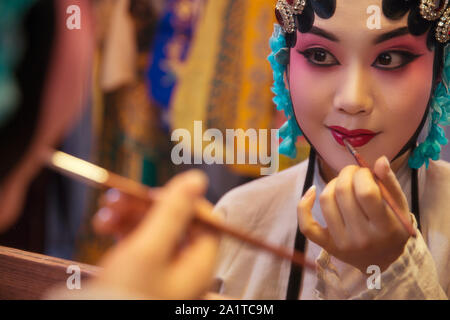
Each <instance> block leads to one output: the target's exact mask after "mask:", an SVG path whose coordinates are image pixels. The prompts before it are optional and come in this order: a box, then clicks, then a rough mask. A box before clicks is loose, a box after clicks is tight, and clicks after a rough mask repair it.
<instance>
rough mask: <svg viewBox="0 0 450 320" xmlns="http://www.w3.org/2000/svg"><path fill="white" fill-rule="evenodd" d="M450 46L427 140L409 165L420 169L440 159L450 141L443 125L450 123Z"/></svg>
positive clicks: (414, 154) (446, 53) (412, 156)
mask: <svg viewBox="0 0 450 320" xmlns="http://www.w3.org/2000/svg"><path fill="white" fill-rule="evenodd" d="M449 80H450V47H449V46H448V45H447V46H446V47H445V49H444V70H443V71H442V82H441V83H439V84H438V85H437V87H436V89H435V91H434V94H433V98H432V100H431V103H430V108H431V113H430V116H429V119H428V135H427V137H426V138H425V141H423V142H422V143H420V144H419V145H418V146H417V148H416V149H414V152H413V154H412V155H411V157H410V158H409V162H408V164H409V166H410V167H411V168H415V169H419V168H420V167H421V166H423V165H424V164H425V166H426V168H428V166H429V164H430V159H431V160H435V161H436V160H439V158H440V154H441V150H442V146H444V145H446V144H447V143H448V140H447V138H446V137H445V131H444V129H443V128H441V127H440V125H442V126H448V125H449V124H450V92H449V89H450V88H449V84H450V82H449Z"/></svg>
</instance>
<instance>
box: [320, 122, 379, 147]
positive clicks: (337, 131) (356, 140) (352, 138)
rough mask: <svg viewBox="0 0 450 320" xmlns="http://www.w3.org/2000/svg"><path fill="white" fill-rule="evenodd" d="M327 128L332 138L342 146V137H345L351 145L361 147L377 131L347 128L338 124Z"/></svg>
mask: <svg viewBox="0 0 450 320" xmlns="http://www.w3.org/2000/svg"><path fill="white" fill-rule="evenodd" d="M328 128H329V129H330V131H331V134H332V135H333V138H334V139H335V140H336V141H337V143H339V144H340V145H342V146H343V145H344V141H343V139H345V140H347V141H348V142H350V144H351V145H352V146H353V147H361V146H363V145H365V144H366V143H368V142H369V141H370V140H372V138H373V137H375V136H376V135H377V133H375V132H373V131H370V130H366V129H357V130H347V129H345V128H342V127H339V126H331V127H328Z"/></svg>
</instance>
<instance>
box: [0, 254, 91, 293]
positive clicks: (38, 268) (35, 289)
mask: <svg viewBox="0 0 450 320" xmlns="http://www.w3.org/2000/svg"><path fill="white" fill-rule="evenodd" d="M70 265H76V266H79V267H80V270H81V283H83V281H84V280H86V279H87V278H89V277H92V276H95V275H96V274H97V273H98V272H99V270H100V268H98V267H95V266H91V265H87V264H82V263H79V262H74V261H69V260H64V259H58V258H54V257H50V256H45V255H42V254H36V253H32V252H27V251H22V250H17V249H12V248H8V247H2V246H0V299H39V298H41V297H42V295H43V294H44V293H45V292H46V291H47V290H48V289H49V288H50V287H53V286H55V285H58V284H59V285H64V284H65V283H66V281H67V279H68V278H69V277H70V276H71V275H72V273H67V267H68V266H70Z"/></svg>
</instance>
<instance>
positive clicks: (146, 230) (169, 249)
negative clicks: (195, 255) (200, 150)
mask: <svg viewBox="0 0 450 320" xmlns="http://www.w3.org/2000/svg"><path fill="white" fill-rule="evenodd" d="M206 185H207V178H206V176H205V175H204V174H203V173H202V172H201V171H199V170H191V171H188V172H186V173H183V174H180V175H178V176H176V177H175V178H173V179H172V180H171V181H170V182H169V183H168V184H167V186H166V187H165V188H166V189H165V191H161V193H160V195H159V197H158V200H157V201H156V202H155V204H154V206H153V207H152V209H151V210H150V211H149V215H148V216H147V217H146V218H145V219H144V221H143V222H142V223H141V225H139V227H138V228H139V230H138V231H137V232H136V233H134V234H133V236H136V237H138V238H140V239H141V240H142V241H145V242H146V243H142V245H145V246H148V247H149V248H151V247H154V248H158V250H157V252H150V253H149V254H151V255H152V258H154V259H162V260H167V259H168V258H169V257H170V256H171V255H172V254H173V252H174V250H175V248H176V247H177V246H178V243H179V241H180V239H182V237H184V236H185V231H186V228H187V227H188V224H189V222H190V221H191V220H192V218H193V217H194V216H195V203H196V201H197V200H198V199H199V198H200V197H201V196H202V195H203V194H204V192H205V190H206Z"/></svg>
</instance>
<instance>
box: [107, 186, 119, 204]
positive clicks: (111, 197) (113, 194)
mask: <svg viewBox="0 0 450 320" xmlns="http://www.w3.org/2000/svg"><path fill="white" fill-rule="evenodd" d="M106 199H107V200H108V202H111V203H114V202H117V201H119V199H120V191H119V190H117V189H109V190H108V191H106Z"/></svg>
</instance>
